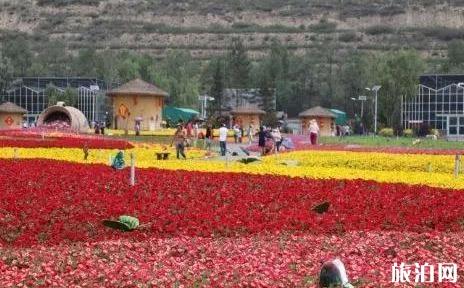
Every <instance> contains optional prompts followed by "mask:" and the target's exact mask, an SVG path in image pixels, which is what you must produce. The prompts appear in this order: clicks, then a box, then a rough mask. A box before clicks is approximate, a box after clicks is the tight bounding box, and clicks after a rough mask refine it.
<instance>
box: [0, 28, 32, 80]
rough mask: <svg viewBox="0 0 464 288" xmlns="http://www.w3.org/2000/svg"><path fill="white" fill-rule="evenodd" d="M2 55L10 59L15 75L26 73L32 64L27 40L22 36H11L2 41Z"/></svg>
mask: <svg viewBox="0 0 464 288" xmlns="http://www.w3.org/2000/svg"><path fill="white" fill-rule="evenodd" d="M2 52H3V56H4V57H7V58H9V59H10V62H11V65H13V67H14V71H13V73H14V74H16V75H21V76H23V75H27V74H28V72H29V69H30V67H31V64H32V60H33V54H32V52H31V49H30V47H29V41H28V40H27V39H26V38H24V37H23V36H18V37H16V38H12V39H9V40H7V41H6V42H4V43H3V48H2Z"/></svg>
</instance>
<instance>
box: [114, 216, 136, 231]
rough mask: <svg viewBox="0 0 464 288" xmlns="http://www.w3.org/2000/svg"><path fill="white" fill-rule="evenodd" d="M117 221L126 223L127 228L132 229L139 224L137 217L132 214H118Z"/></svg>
mask: <svg viewBox="0 0 464 288" xmlns="http://www.w3.org/2000/svg"><path fill="white" fill-rule="evenodd" d="M119 222H121V223H123V224H125V225H127V227H129V230H134V229H135V228H137V227H138V226H139V219H137V218H135V217H132V216H127V215H121V216H119Z"/></svg>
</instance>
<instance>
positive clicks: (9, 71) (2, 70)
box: [0, 50, 14, 93]
mask: <svg viewBox="0 0 464 288" xmlns="http://www.w3.org/2000/svg"><path fill="white" fill-rule="evenodd" d="M13 73H14V69H13V65H12V64H11V60H10V59H9V58H8V57H6V56H5V55H4V54H3V53H2V51H1V50H0V93H1V92H3V91H4V90H5V89H7V87H8V85H9V83H10V81H11V80H12V78H13Z"/></svg>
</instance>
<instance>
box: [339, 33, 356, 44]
mask: <svg viewBox="0 0 464 288" xmlns="http://www.w3.org/2000/svg"><path fill="white" fill-rule="evenodd" d="M357 39H358V37H357V36H356V32H354V31H347V32H345V33H343V34H341V35H340V36H339V37H338V40H340V41H342V42H354V41H357Z"/></svg>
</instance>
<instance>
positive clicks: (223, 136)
mask: <svg viewBox="0 0 464 288" xmlns="http://www.w3.org/2000/svg"><path fill="white" fill-rule="evenodd" d="M228 131H229V130H228V129H227V127H226V124H222V127H221V128H219V146H220V147H221V156H226V151H227V144H226V143H227V132H228Z"/></svg>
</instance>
